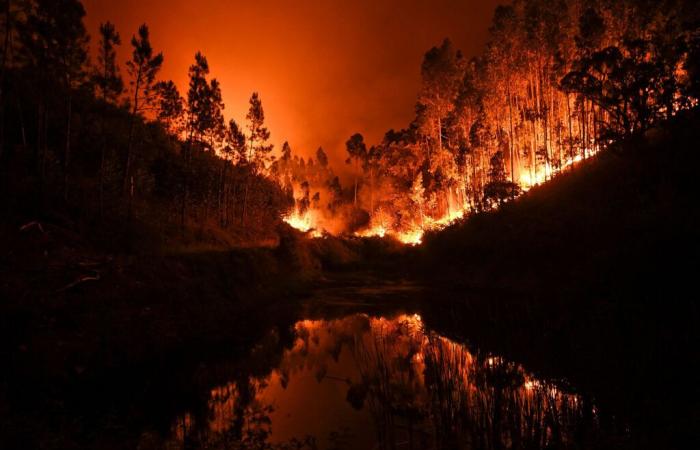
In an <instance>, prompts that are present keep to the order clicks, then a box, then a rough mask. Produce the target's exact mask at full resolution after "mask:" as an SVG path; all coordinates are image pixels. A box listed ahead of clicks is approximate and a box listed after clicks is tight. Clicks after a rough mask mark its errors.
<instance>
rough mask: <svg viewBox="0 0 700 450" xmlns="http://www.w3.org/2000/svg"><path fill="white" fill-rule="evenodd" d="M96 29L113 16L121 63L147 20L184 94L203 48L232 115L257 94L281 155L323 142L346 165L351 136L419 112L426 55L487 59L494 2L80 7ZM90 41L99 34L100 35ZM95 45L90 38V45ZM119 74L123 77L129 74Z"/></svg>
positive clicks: (193, 2)
mask: <svg viewBox="0 0 700 450" xmlns="http://www.w3.org/2000/svg"><path fill="white" fill-rule="evenodd" d="M83 3H84V5H85V9H86V10H87V26H88V30H89V32H90V34H91V35H92V36H93V37H95V36H96V35H97V27H98V24H99V23H100V22H103V21H106V20H110V21H112V22H114V23H115V24H116V25H117V29H118V30H119V31H120V33H121V35H122V41H123V45H122V48H121V49H120V52H121V55H120V56H121V57H122V58H123V59H124V58H126V56H127V53H128V52H129V51H130V46H129V40H130V38H131V35H132V34H134V32H135V30H136V29H137V27H138V25H139V24H140V23H143V22H146V23H148V25H149V26H150V28H151V36H152V42H153V45H154V47H155V48H156V49H157V50H159V51H163V53H164V55H165V64H164V67H163V71H162V73H161V78H162V79H173V80H174V81H175V82H176V83H177V84H178V86H179V87H180V88H181V90H183V94H184V90H185V89H186V86H187V68H188V67H189V65H190V64H191V62H192V61H193V59H194V53H195V52H196V51H197V50H200V51H202V52H203V53H204V54H205V55H206V57H207V58H208V60H209V64H210V66H211V70H212V76H213V77H216V78H218V79H219V81H221V83H222V88H223V94H224V101H225V103H226V116H227V117H228V118H231V117H232V118H235V119H236V120H238V121H239V122H243V121H244V119H245V112H246V110H247V106H248V98H249V97H250V94H251V93H252V92H253V91H258V92H260V95H261V98H262V100H263V106H264V107H265V113H266V118H267V121H268V125H269V128H270V130H271V132H272V141H273V142H274V143H275V145H276V148H279V146H280V144H281V143H282V142H283V141H284V140H289V142H290V144H291V145H292V148H293V149H294V151H295V152H300V153H302V154H310V153H311V152H313V151H315V149H316V148H317V147H318V146H319V145H323V147H324V148H326V149H327V150H329V151H330V153H332V154H333V155H332V156H333V157H334V159H335V160H336V161H340V160H341V158H342V153H343V152H342V150H343V147H344V142H345V140H347V138H348V137H349V136H350V135H351V134H352V133H355V132H360V133H363V134H364V135H365V138H366V140H367V141H368V142H370V143H374V142H376V141H378V140H379V139H381V137H382V136H383V134H384V133H385V132H386V131H387V130H388V129H389V128H403V127H405V126H406V125H407V124H408V123H409V121H410V120H411V118H412V117H413V107H414V104H415V99H416V94H417V91H418V88H419V81H420V63H421V60H422V57H423V54H424V53H425V52H426V51H427V50H428V49H429V48H430V47H432V46H434V45H438V44H439V43H440V42H441V41H442V39H443V38H445V37H449V38H450V39H452V40H453V41H454V42H455V43H456V44H457V46H458V47H459V48H461V49H462V50H463V51H464V53H465V54H466V55H467V56H473V55H476V54H479V53H480V52H481V50H482V48H483V45H484V43H485V40H486V38H487V29H488V27H489V25H490V22H491V17H492V15H493V10H494V8H495V6H496V5H497V4H498V3H499V2H498V1H497V0H461V1H458V0H433V1H415V2H410V1H407V0H404V1H399V0H383V1H380V0H374V1H372V0H347V1H346V0H325V1H323V0H318V1H310V0H288V1H287V0H277V1H271V0H255V1H250V2H241V1H231V0H229V1H226V0H120V1H115V0H83ZM93 40H94V41H96V40H97V39H96V38H94V39H93ZM93 45H94V42H93ZM122 73H123V74H126V73H125V70H124V68H123V67H122Z"/></svg>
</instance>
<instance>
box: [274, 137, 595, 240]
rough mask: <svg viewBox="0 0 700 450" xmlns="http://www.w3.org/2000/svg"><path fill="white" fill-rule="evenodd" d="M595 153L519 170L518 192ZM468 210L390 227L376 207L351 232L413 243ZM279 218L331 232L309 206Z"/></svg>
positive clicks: (318, 233) (455, 208) (314, 232)
mask: <svg viewBox="0 0 700 450" xmlns="http://www.w3.org/2000/svg"><path fill="white" fill-rule="evenodd" d="M596 153H598V151H597V150H596V149H586V152H585V154H586V156H585V157H584V156H583V155H576V156H575V157H573V158H568V159H566V160H564V161H562V163H561V165H560V166H559V167H555V166H553V165H552V164H551V163H545V164H544V165H540V166H539V167H538V170H536V171H535V173H533V174H530V171H529V170H521V171H520V179H519V184H520V187H521V190H522V192H527V191H529V190H530V189H532V188H533V187H535V186H538V185H540V184H543V183H545V182H547V181H549V180H551V179H553V178H554V177H556V176H557V175H558V174H561V173H563V172H564V171H565V170H566V169H567V168H569V167H571V166H575V165H577V164H578V163H580V162H581V161H583V160H584V159H587V158H589V157H591V156H593V155H595V154H596ZM451 203H452V202H451ZM491 206H492V207H494V208H497V207H498V205H497V204H492V205H491ZM471 210H472V209H471V207H470V205H468V204H461V205H459V204H458V205H454V204H450V208H449V211H448V212H447V213H445V214H444V215H443V216H441V217H437V218H436V217H431V216H429V215H425V216H423V217H422V218H421V219H420V224H418V223H416V220H417V219H414V222H413V223H412V224H411V225H409V226H407V227H406V228H402V229H393V228H391V225H390V219H387V217H386V216H385V215H384V214H383V212H382V211H381V209H377V210H376V211H375V212H374V214H373V215H372V220H371V222H370V226H369V227H368V228H366V229H364V230H360V231H357V232H355V233H354V235H355V236H357V237H362V238H368V237H379V238H384V237H392V238H394V239H396V240H398V241H399V242H401V243H403V244H406V245H411V246H416V245H420V244H422V243H423V237H424V235H425V233H426V232H429V231H440V230H442V229H445V228H447V227H449V226H450V225H453V224H454V223H455V222H457V221H459V220H461V219H463V218H464V217H466V216H467V215H468V214H469V213H470V212H471ZM283 220H284V221H285V222H287V223H288V224H289V225H290V226H292V227H294V228H296V229H297V230H300V231H302V232H304V233H309V234H310V236H311V237H314V238H318V237H323V236H324V235H326V234H332V233H330V232H329V231H328V230H326V229H324V228H323V226H321V224H324V223H326V224H327V223H328V222H327V221H326V222H324V221H323V217H322V215H321V214H320V213H319V212H318V211H314V210H313V209H308V210H307V211H305V212H304V213H303V214H302V213H300V212H299V211H298V210H296V209H295V211H293V212H292V213H290V214H288V215H286V216H284V217H283Z"/></svg>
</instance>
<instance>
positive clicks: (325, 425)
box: [168, 313, 598, 449]
mask: <svg viewBox="0 0 700 450" xmlns="http://www.w3.org/2000/svg"><path fill="white" fill-rule="evenodd" d="M283 340H286V343H284V344H283V345H280V344H281V341H283ZM210 370H214V369H210ZM219 370H220V371H221V372H222V374H223V375H222V380H221V381H220V382H219V383H215V384H214V387H213V388H211V389H210V390H209V391H208V392H205V393H204V398H202V399H201V406H200V407H199V408H198V409H197V410H189V411H186V412H184V413H182V414H180V415H179V416H178V417H177V419H176V420H175V421H174V422H173V423H172V425H171V427H170V436H169V438H168V446H169V447H171V448H197V447H213V448H260V449H277V448H280V449H282V448H285V449H287V448H298V449H301V448H304V449H306V448H308V449H373V448H377V449H402V448H406V449H442V448H445V449H447V448H455V449H456V448H493V449H498V448H528V449H540V448H542V449H544V448H569V447H570V448H574V447H576V446H580V444H582V443H584V442H587V440H589V439H591V436H595V434H596V429H597V428H598V424H597V411H596V407H595V405H594V404H593V402H592V401H590V400H587V399H586V398H585V397H583V396H581V395H577V394H575V393H573V390H572V388H570V387H568V386H567V385H566V383H564V382H562V381H553V380H543V379H539V378H538V377H536V376H535V375H533V374H532V373H530V372H528V370H527V369H526V368H525V367H523V366H521V365H520V364H517V363H516V362H513V361H508V360H507V359H505V358H502V357H499V356H498V355H493V354H489V353H487V352H482V351H480V350H478V349H474V348H471V349H470V348H469V347H468V346H467V345H465V344H463V343H459V342H454V341H452V340H450V339H448V338H446V337H444V336H441V335H440V334H439V333H437V332H435V331H431V330H430V329H428V328H427V327H426V326H425V325H424V323H423V321H422V319H421V317H420V315H418V314H413V313H408V314H407V313H395V314H387V315H368V314H362V313H350V314H347V315H345V316H342V317H339V318H333V319H325V320H323V319H319V320H301V321H298V322H297V323H296V324H295V325H294V326H293V329H292V330H291V334H290V335H289V336H287V337H281V336H280V335H279V332H278V331H271V332H270V334H269V336H268V337H267V338H265V339H263V341H262V342H260V343H258V344H256V345H255V346H254V347H253V348H252V350H251V352H250V355H249V356H248V357H246V358H244V360H242V361H239V362H238V363H236V364H234V365H233V366H228V367H226V368H225V369H219Z"/></svg>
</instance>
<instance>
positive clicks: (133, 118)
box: [123, 67, 143, 194]
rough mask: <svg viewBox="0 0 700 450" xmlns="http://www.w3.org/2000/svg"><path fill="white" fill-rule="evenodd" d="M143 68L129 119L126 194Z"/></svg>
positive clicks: (136, 84)
mask: <svg viewBox="0 0 700 450" xmlns="http://www.w3.org/2000/svg"><path fill="white" fill-rule="evenodd" d="M142 70H143V69H142V68H141V67H139V70H138V73H137V75H136V83H135V85H134V106H133V108H132V110H131V118H130V119H129V137H128V140H127V145H126V163H125V165H124V187H123V192H124V193H125V194H126V193H127V190H128V187H129V176H130V173H131V159H132V152H133V145H134V127H135V126H136V115H137V114H138V113H139V89H141V73H142Z"/></svg>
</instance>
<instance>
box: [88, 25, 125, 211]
mask: <svg viewBox="0 0 700 450" xmlns="http://www.w3.org/2000/svg"><path fill="white" fill-rule="evenodd" d="M119 45H121V38H120V36H119V33H118V32H117V30H116V28H115V27H114V24H112V23H111V22H105V23H103V24H100V42H99V51H98V54H97V67H96V68H95V70H94V72H93V75H92V78H93V81H94V83H95V86H96V87H97V90H98V95H99V96H100V97H101V99H102V102H103V105H102V107H103V112H102V120H101V122H102V123H101V127H100V128H101V129H100V132H101V134H102V142H101V143H100V169H99V170H100V173H99V183H98V184H99V187H98V190H99V194H98V195H99V216H100V218H101V217H102V216H103V213H104V184H105V167H106V159H107V158H106V156H107V155H106V154H107V134H106V130H105V128H106V119H105V115H106V108H107V104H108V103H114V102H116V100H117V98H118V97H119V95H121V93H122V91H123V90H124V82H123V80H122V77H121V74H120V73H119V65H118V63H117V50H116V47H118V46H119Z"/></svg>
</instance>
